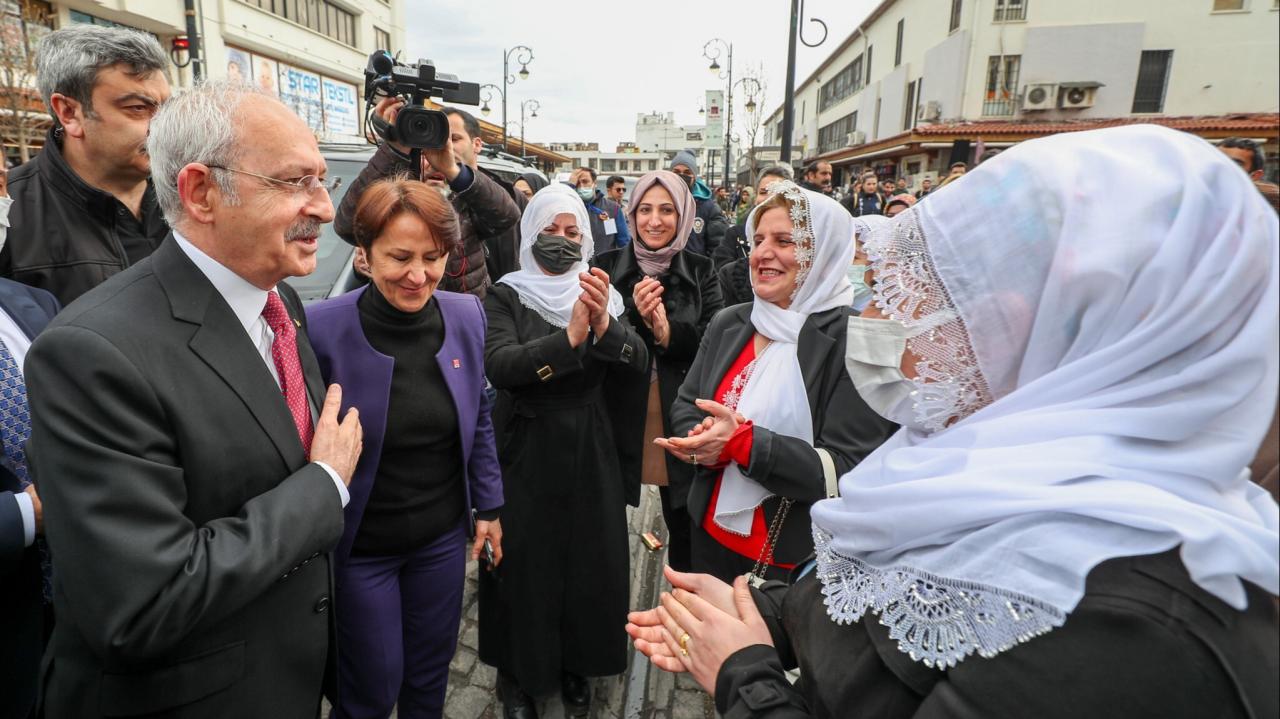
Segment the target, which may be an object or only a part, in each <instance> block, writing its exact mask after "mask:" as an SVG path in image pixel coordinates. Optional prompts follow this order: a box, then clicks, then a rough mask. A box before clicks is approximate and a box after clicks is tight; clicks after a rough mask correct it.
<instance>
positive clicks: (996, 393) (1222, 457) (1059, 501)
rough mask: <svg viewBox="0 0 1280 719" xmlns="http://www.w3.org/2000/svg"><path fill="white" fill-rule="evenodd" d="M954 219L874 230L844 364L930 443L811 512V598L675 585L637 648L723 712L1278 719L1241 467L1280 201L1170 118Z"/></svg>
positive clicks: (1275, 513) (1255, 531) (1040, 146)
mask: <svg viewBox="0 0 1280 719" xmlns="http://www.w3.org/2000/svg"><path fill="white" fill-rule="evenodd" d="M1091 177H1109V178H1117V181H1118V182H1120V183H1121V184H1126V186H1134V187H1141V190H1139V191H1138V192H1136V193H1133V194H1130V195H1126V202H1125V204H1124V207H1123V208H1120V209H1119V210H1114V209H1112V207H1111V206H1110V203H1109V202H1108V199H1109V196H1108V190H1107V189H1106V188H1092V189H1085V190H1082V189H1081V188H1082V187H1083V186H1085V185H1087V184H1088V183H1087V182H1086V178H1091ZM1143 178H1160V180H1159V181H1157V182H1143ZM996 193H999V194H1000V196H1001V207H1000V208H999V209H998V210H997V211H993V210H992V208H990V207H987V206H983V205H982V198H986V197H990V196H991V195H993V194H996ZM933 197H934V199H932V200H930V201H929V202H927V203H923V204H922V205H917V206H916V207H914V208H912V209H910V210H908V211H906V212H904V213H902V214H901V215H899V216H897V217H895V218H894V219H893V220H887V219H883V218H871V219H870V220H869V221H868V222H866V223H865V224H866V225H867V227H866V228H865V230H864V231H863V232H861V233H860V234H859V240H860V241H862V242H863V244H864V246H865V247H866V252H867V256H868V257H869V258H870V261H871V270H872V272H873V273H874V275H875V282H876V284H875V291H876V304H875V305H873V306H870V307H868V308H867V310H866V311H864V313H863V314H862V315H861V316H859V317H856V318H852V319H851V321H850V325H849V336H848V340H849V341H848V351H847V356H846V359H847V363H848V367H849V372H850V375H851V377H852V379H853V382H854V385H855V386H856V387H857V388H858V390H859V392H860V393H861V394H862V396H863V397H865V398H866V399H867V402H868V403H869V404H871V406H872V407H874V408H875V410H876V412H877V413H878V414H881V415H883V416H885V417H887V418H889V419H893V420H895V421H898V422H900V423H901V424H902V425H903V428H902V430H901V431H899V432H898V433H897V434H895V435H894V436H893V437H892V438H890V439H889V440H888V441H887V442H886V443H885V444H884V445H882V446H881V447H880V449H878V450H877V451H876V452H875V453H874V454H873V455H871V456H870V457H867V458H866V459H864V460H863V461H862V463H861V464H859V465H858V467H857V468H855V469H854V470H853V471H852V472H851V473H849V474H848V475H846V476H844V477H842V478H841V480H840V485H839V489H840V496H839V497H838V498H835V499H831V500H826V501H823V502H820V503H818V504H817V505H816V506H815V507H814V508H813V534H814V537H815V544H816V545H817V551H816V555H815V558H814V560H813V561H812V562H805V563H804V564H803V565H802V566H801V567H800V568H799V569H798V571H797V572H795V573H794V575H793V577H794V578H796V579H795V583H794V585H793V586H792V587H791V588H790V589H785V588H783V587H780V586H774V585H770V584H768V583H766V584H765V585H764V586H762V587H761V588H760V589H759V590H758V591H753V590H751V589H750V588H749V587H748V585H747V583H746V582H744V581H741V580H737V581H736V582H735V585H734V586H733V587H732V588H731V587H729V586H728V585H726V584H724V583H723V582H720V581H718V580H716V579H714V578H712V577H709V576H706V575H699V576H689V575H675V574H670V573H669V575H668V576H669V577H670V578H671V579H672V581H673V583H675V584H676V585H677V586H679V587H683V588H682V589H677V590H676V591H674V592H673V593H672V595H668V596H665V597H663V600H662V606H661V607H660V608H659V609H657V610H655V611H649V612H638V613H634V614H632V615H631V621H632V624H631V625H630V626H629V627H628V630H629V631H630V632H631V633H632V636H633V637H635V638H636V645H637V647H638V648H640V649H641V650H642V651H644V652H646V653H647V654H649V655H650V656H651V657H653V659H654V662H655V663H657V664H658V665H659V666H662V667H663V668H665V669H668V670H672V671H690V672H692V674H693V676H694V677H695V678H696V679H697V680H698V682H699V683H700V684H701V685H702V686H703V687H704V688H706V689H707V690H708V691H714V693H715V698H716V703H717V708H718V709H719V710H720V712H721V715H722V716H725V717H747V716H750V717H775V718H778V719H781V718H783V717H785V718H787V719H797V718H799V717H810V716H812V717H871V716H874V717H882V718H884V719H908V718H910V719H935V718H938V719H940V718H942V717H948V718H951V717H957V718H960V719H968V718H970V717H972V718H974V719H976V718H978V717H982V718H983V719H988V718H991V719H998V718H1002V717H1018V718H1020V717H1036V718H1037V719H1039V718H1045V719H1058V718H1062V719H1066V718H1068V717H1101V718H1104V719H1109V718H1111V717H1116V718H1120V717H1125V718H1128V717H1160V718H1161V719H1199V718H1200V717H1215V718H1218V717H1222V718H1232V719H1234V718H1241V719H1244V718H1246V717H1248V718H1251V719H1252V718H1257V717H1274V716H1277V715H1280V701H1277V694H1276V676H1277V673H1278V672H1280V651H1278V649H1280V642H1277V625H1278V622H1277V612H1276V603H1275V595H1276V593H1277V591H1278V590H1280V508H1277V505H1276V503H1275V501H1274V500H1273V499H1272V498H1271V497H1270V496H1269V495H1268V494H1267V493H1266V492H1265V491H1264V490H1262V489H1261V488H1260V487H1257V486H1255V485H1253V484H1251V483H1250V482H1249V478H1248V475H1247V473H1244V472H1241V468H1242V467H1244V466H1245V465H1246V463H1248V461H1249V460H1250V458H1252V456H1253V454H1254V452H1256V451H1257V447H1258V443H1259V442H1260V441H1262V438H1263V436H1264V433H1265V431H1266V427H1267V424H1268V422H1269V420H1270V418H1271V414H1272V412H1273V411H1274V409H1275V404H1274V403H1275V396H1276V388H1277V383H1278V381H1277V379H1278V374H1280V373H1278V372H1277V367H1278V366H1280V349H1278V348H1280V344H1278V343H1277V334H1278V331H1280V249H1278V248H1280V230H1278V227H1277V223H1276V219H1275V216H1274V214H1273V213H1272V211H1271V209H1270V208H1269V207H1268V206H1267V205H1266V203H1265V202H1264V201H1263V200H1262V198H1260V197H1258V195H1257V193H1255V192H1253V191H1252V190H1251V185H1250V183H1249V180H1248V178H1247V177H1246V176H1245V175H1243V174H1242V173H1240V171H1239V170H1238V169H1237V168H1235V167H1234V166H1233V164H1232V163H1231V162H1230V161H1229V160H1228V159H1227V158H1225V157H1223V156H1222V155H1221V153H1219V152H1218V151H1217V150H1215V149H1214V148H1213V146H1212V145H1209V144H1208V143H1206V142H1204V141H1203V140H1200V139H1199V138H1195V137H1191V136H1188V135H1186V134H1184V133H1180V132H1177V131H1174V130H1170V129H1168V128H1162V127H1156V126H1152V125H1134V126H1129V127H1121V128H1112V129H1107V130H1099V131H1095V132H1080V133H1070V134H1062V135H1056V136H1053V137H1048V138H1044V139H1040V140H1033V141H1031V142H1027V143H1023V144H1021V145H1019V146H1018V147H1015V148H1013V149H1011V150H1009V151H1007V152H1005V153H1002V154H1001V155H1000V156H999V157H997V158H995V159H994V160H991V161H990V162H985V163H983V164H982V165H981V166H980V167H979V168H978V169H976V170H974V171H973V172H971V173H969V174H967V175H965V180H964V182H961V183H957V184H956V185H955V189H952V190H948V191H946V192H941V193H938V194H936V195H934V196H933ZM1223 198H1230V199H1229V200H1228V201H1226V202H1223V201H1222V200H1223ZM868 230H869V231H868ZM1103 288H1105V289H1103ZM1206 298H1212V301H1208V302H1206V301H1205V299H1206ZM792 666H799V668H800V677H801V678H800V681H799V682H797V683H796V684H795V685H792V684H791V683H790V682H788V681H787V680H786V679H785V677H784V675H783V673H782V670H783V669H784V668H788V667H792Z"/></svg>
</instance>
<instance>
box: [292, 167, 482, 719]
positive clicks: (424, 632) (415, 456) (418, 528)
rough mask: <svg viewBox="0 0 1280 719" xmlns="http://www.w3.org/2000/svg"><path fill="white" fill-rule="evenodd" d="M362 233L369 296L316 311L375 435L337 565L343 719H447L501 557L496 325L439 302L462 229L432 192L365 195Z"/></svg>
mask: <svg viewBox="0 0 1280 719" xmlns="http://www.w3.org/2000/svg"><path fill="white" fill-rule="evenodd" d="M353 229H354V234H355V240H356V243H357V245H358V246H359V247H360V248H361V249H362V250H364V254H365V256H366V257H367V258H368V263H369V269H370V277H371V282H370V283H369V285H368V286H367V287H365V288H363V289H361V290H358V291H356V292H352V293H349V294H346V295H342V296H340V297H337V298H334V299H332V300H328V301H326V302H322V303H320V304H317V305H313V306H312V307H311V308H310V309H309V310H308V311H307V321H308V327H309V329H310V334H311V344H312V346H313V347H314V348H315V352H316V357H317V359H318V360H319V362H320V370H321V373H322V374H323V375H324V378H325V382H326V383H332V382H337V383H340V384H341V385H342V388H343V400H344V402H348V403H350V405H353V406H355V407H357V408H358V409H359V411H360V416H361V418H362V421H363V424H364V431H365V436H364V442H365V445H364V449H365V451H364V453H363V454H362V455H361V458H360V463H359V464H358V465H357V466H356V471H355V476H354V477H353V478H352V480H351V486H350V492H351V501H350V503H349V504H348V505H347V507H346V510H345V517H344V519H345V525H346V529H345V531H344V532H343V535H342V540H341V541H340V542H339V543H338V548H337V550H336V552H335V555H336V556H335V560H336V569H335V577H334V579H335V586H336V594H335V608H336V611H337V623H338V646H339V652H338V657H339V664H338V680H339V688H340V691H339V694H338V697H337V698H336V701H335V705H334V713H333V715H334V716H335V717H349V716H387V715H389V714H390V712H391V709H392V707H393V706H395V705H398V706H399V712H400V716H402V717H438V716H440V715H441V712H442V711H443V705H444V690H445V684H446V682H447V680H448V674H449V661H450V659H452V658H453V652H454V648H455V645H456V641H457V634H458V622H459V620H460V619H461V613H462V612H461V610H462V584H463V574H464V570H465V566H466V553H465V547H466V543H465V541H464V537H465V536H466V533H467V530H468V529H469V527H470V517H471V514H472V512H475V514H476V515H477V517H478V521H477V522H476V534H475V538H474V542H473V546H472V552H471V555H472V556H473V557H475V556H478V555H479V553H480V549H481V547H482V546H483V545H484V542H485V540H486V539H488V540H489V543H490V545H491V546H492V548H493V551H494V555H495V559H496V560H497V561H501V557H502V530H501V527H500V524H499V522H498V510H499V509H500V508H501V506H502V477H501V474H500V472H499V467H498V458H497V450H496V448H495V447H494V443H493V425H492V422H491V420H490V416H489V405H488V401H487V400H486V399H485V394H484V313H483V310H482V309H481V306H480V301H479V300H478V299H477V298H475V297H472V296H470V295H462V294H455V293H452V292H444V291H437V289H436V287H437V285H439V283H440V278H441V277H443V276H444V272H445V265H446V264H447V263H448V259H449V255H450V253H452V252H456V251H458V250H459V245H460V233H459V229H458V216H457V215H456V214H455V213H454V211H453V208H452V207H451V206H450V205H449V203H448V201H446V200H445V199H444V198H443V197H442V196H441V195H440V193H439V192H438V191H436V190H435V189H433V188H431V187H429V186H427V185H426V184H423V183H421V182H416V181H411V180H401V179H386V180H380V181H378V182H375V183H374V184H372V185H370V186H369V189H368V190H366V191H365V193H364V195H362V196H361V198H360V202H359V205H358V206H357V207H356V211H355V215H354V219H353Z"/></svg>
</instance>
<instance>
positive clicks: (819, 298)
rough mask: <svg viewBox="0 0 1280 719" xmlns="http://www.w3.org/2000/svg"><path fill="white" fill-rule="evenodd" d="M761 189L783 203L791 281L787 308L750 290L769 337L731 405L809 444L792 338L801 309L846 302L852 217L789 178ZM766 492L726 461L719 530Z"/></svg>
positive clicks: (803, 316)
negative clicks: (787, 205) (787, 209)
mask: <svg viewBox="0 0 1280 719" xmlns="http://www.w3.org/2000/svg"><path fill="white" fill-rule="evenodd" d="M768 192H769V194H771V195H776V194H781V195H783V196H784V197H786V198H787V200H789V201H790V202H791V222H792V224H793V225H794V229H793V230H792V233H791V234H792V239H793V240H794V241H795V252H796V264H797V266H798V267H797V272H796V286H795V289H794V290H793V291H792V293H791V304H790V305H789V306H788V307H787V309H783V308H781V307H779V306H778V305H776V304H774V303H772V302H768V301H766V300H764V299H762V298H760V297H759V296H758V295H757V296H756V301H755V304H754V305H753V306H752V308H751V324H752V325H753V326H755V328H756V331H757V332H759V333H760V334H762V335H764V336H765V337H768V338H769V339H770V340H772V342H770V343H769V346H768V347H766V348H765V349H764V351H763V352H761V353H760V355H759V356H758V357H757V358H756V361H755V366H754V367H753V368H752V372H751V377H750V381H748V382H747V384H746V387H745V388H744V389H743V390H742V394H741V398H740V399H739V400H738V407H737V409H738V412H739V413H740V414H742V415H743V416H744V417H746V418H748V419H750V420H751V421H752V422H754V423H755V424H757V425H759V426H760V427H764V428H766V429H768V430H770V431H771V432H774V433H777V434H782V435H786V436H789V437H798V438H800V439H803V440H804V441H806V442H808V443H809V444H813V414H812V412H811V411H810V408H809V395H808V393H807V392H806V391H805V387H804V377H803V376H801V374H800V361H799V359H798V358H797V356H796V346H797V345H796V343H797V342H798V341H799V339H800V329H801V328H802V327H804V323H805V322H806V321H807V320H808V319H809V315H812V314H815V313H818V312H825V311H827V310H830V309H833V308H836V307H848V306H849V305H851V304H853V285H852V284H850V283H849V273H848V268H849V263H850V262H852V261H853V251H854V244H853V218H851V217H849V213H848V212H847V211H846V210H845V209H844V208H843V207H841V206H840V203H838V202H836V201H835V200H833V199H831V198H830V197H827V196H826V195H823V194H821V193H818V192H810V191H808V190H804V189H801V188H800V187H798V186H797V185H796V184H795V183H793V182H791V181H789V180H780V181H778V182H775V183H773V184H771V185H769V188H768ZM760 207H761V206H760V205H757V206H756V208H755V209H753V210H752V211H751V214H750V215H749V216H748V219H747V237H748V238H750V237H753V236H754V235H755V226H756V222H757V221H758V220H759V215H760V212H759V210H760ZM771 496H773V493H772V492H770V491H769V490H767V489H765V488H764V487H763V486H762V485H761V484H760V483H759V482H757V481H755V480H754V479H751V478H750V477H748V476H747V475H746V474H744V473H743V472H742V469H741V468H740V467H738V465H737V464H736V463H730V464H729V466H728V467H726V468H725V470H724V474H723V475H721V482H720V494H719V497H718V498H717V500H716V510H715V515H714V516H715V522H716V524H718V525H719V526H720V527H721V528H722V529H725V530H726V531H729V532H733V533H735V534H738V535H741V536H747V535H749V534H750V533H751V522H752V518H753V515H754V513H755V509H756V507H759V506H760V504H761V503H762V502H764V500H766V499H768V498H769V497H771Z"/></svg>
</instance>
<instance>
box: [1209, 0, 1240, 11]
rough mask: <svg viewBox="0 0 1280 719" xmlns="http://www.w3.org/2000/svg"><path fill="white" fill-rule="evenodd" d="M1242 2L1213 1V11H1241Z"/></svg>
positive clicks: (1238, 0) (1234, 0) (1235, 0)
mask: <svg viewBox="0 0 1280 719" xmlns="http://www.w3.org/2000/svg"><path fill="white" fill-rule="evenodd" d="M1243 9H1244V0H1213V11H1214V12H1221V11H1223V10H1243Z"/></svg>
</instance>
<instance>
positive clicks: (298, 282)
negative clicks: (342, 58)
mask: <svg viewBox="0 0 1280 719" xmlns="http://www.w3.org/2000/svg"><path fill="white" fill-rule="evenodd" d="M376 149H377V148H375V147H374V146H373V145H342V144H323V145H321V146H320V154H321V155H323V156H324V160H325V163H326V164H327V165H328V166H329V177H330V178H338V179H340V180H341V182H339V183H338V186H337V188H335V189H334V190H333V191H332V192H330V193H329V196H330V197H331V198H332V199H333V206H334V208H335V209H337V207H338V205H339V204H341V202H342V198H343V197H344V196H345V195H346V193H347V188H349V187H351V183H352V182H354V181H355V179H356V176H357V175H359V174H360V171H361V170H363V169H364V166H365V165H367V164H368V163H369V158H371V157H373V153H374V152H375V151H376ZM477 162H478V163H479V164H480V166H481V167H483V168H484V169H485V170H488V171H489V172H491V173H493V174H495V175H497V176H498V177H501V178H502V179H503V180H505V181H506V182H514V181H515V179H516V178H517V177H519V176H520V175H521V174H522V173H526V172H538V171H537V170H536V169H534V168H532V167H529V166H527V165H525V164H522V163H521V161H520V158H519V157H516V156H514V155H508V154H506V153H503V152H498V151H497V150H496V149H491V148H486V151H485V152H483V153H482V154H481V155H480V157H479V158H478V160H477ZM538 174H542V173H538ZM319 245H320V246H319V249H318V250H317V251H316V271H315V272H312V273H311V274H309V275H307V276H306V277H293V278H290V279H289V280H288V282H289V286H291V287H293V289H295V290H297V292H298V296H299V297H301V298H302V301H303V303H306V304H310V303H312V302H318V301H320V300H323V299H327V298H329V297H337V296H338V295H341V294H343V293H346V292H350V291H351V290H354V289H356V288H357V287H361V286H363V285H364V284H365V282H367V280H366V279H365V278H364V277H362V276H361V275H360V274H359V273H357V272H356V271H355V268H354V267H353V266H352V260H353V259H354V258H355V248H354V247H352V246H351V245H348V244H347V243H346V242H345V241H343V239H342V238H341V237H338V233H337V232H335V231H334V229H333V223H329V224H327V225H325V226H324V227H323V228H322V229H321V231H320V240H319Z"/></svg>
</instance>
